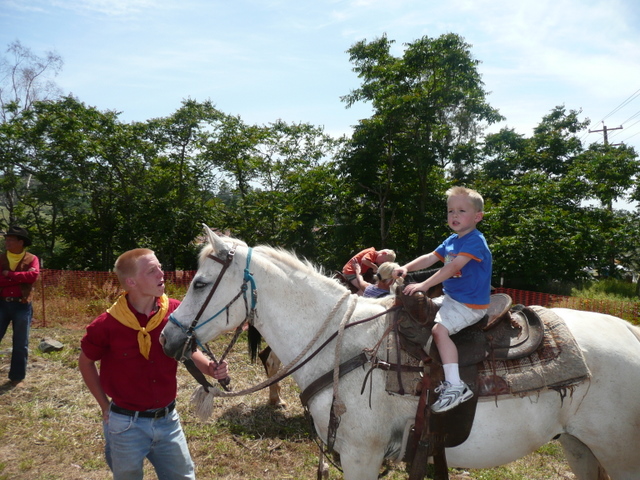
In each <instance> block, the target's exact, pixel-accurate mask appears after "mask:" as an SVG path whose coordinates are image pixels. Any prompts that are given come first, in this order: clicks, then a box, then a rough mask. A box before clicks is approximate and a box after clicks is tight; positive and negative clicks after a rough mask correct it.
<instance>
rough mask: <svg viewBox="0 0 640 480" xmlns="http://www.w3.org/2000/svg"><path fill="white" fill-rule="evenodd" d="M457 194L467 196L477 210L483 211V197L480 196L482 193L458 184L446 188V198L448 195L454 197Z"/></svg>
mask: <svg viewBox="0 0 640 480" xmlns="http://www.w3.org/2000/svg"><path fill="white" fill-rule="evenodd" d="M458 195H462V196H466V197H469V200H471V203H472V204H473V206H474V207H475V209H476V210H477V211H478V212H484V199H483V198H482V195H480V194H479V193H478V192H476V191H475V190H472V189H471V188H467V187H460V186H457V187H451V188H450V189H449V190H447V199H448V198H449V197H454V196H458Z"/></svg>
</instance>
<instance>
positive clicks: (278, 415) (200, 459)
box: [0, 295, 575, 480]
mask: <svg viewBox="0 0 640 480" xmlns="http://www.w3.org/2000/svg"><path fill="white" fill-rule="evenodd" d="M108 296H109V295H105V299H104V300H101V299H100V298H96V299H88V300H87V299H70V298H63V299H61V302H60V304H58V305H57V306H56V307H55V308H49V309H48V312H51V311H55V312H56V313H55V315H54V314H52V313H48V319H47V325H49V327H47V328H34V329H32V333H31V356H30V360H29V371H28V376H27V381H26V382H25V385H24V386H21V387H19V388H9V386H8V385H7V384H5V383H4V381H5V380H4V379H6V375H7V371H8V368H9V355H8V354H7V350H8V349H9V348H10V346H11V342H10V339H11V331H10V330H9V332H7V335H6V336H5V339H4V340H3V341H2V342H1V343H0V480H7V479H11V480H102V479H110V478H111V475H110V472H109V470H108V467H107V466H106V463H105V461H104V457H103V439H102V427H101V421H100V414H99V409H98V406H97V403H96V402H95V400H94V399H93V397H92V396H91V394H90V393H89V392H88V390H87V389H86V388H85V387H84V384H83V383H82V379H81V376H80V373H79V372H78V369H77V358H78V353H79V343H80V338H81V337H82V335H83V333H84V330H83V326H84V323H86V321H87V320H89V319H91V318H92V317H93V316H94V315H95V314H97V313H99V312H100V311H102V310H103V309H104V307H105V302H106V301H107V298H106V297H108ZM36 324H37V322H36ZM44 337H51V338H55V339H57V340H59V341H61V342H63V343H64V344H65V348H64V349H63V350H62V351H61V352H55V353H51V354H44V353H42V352H40V350H39V349H38V348H37V347H38V344H39V343H40V340H41V339H42V338H44ZM241 341H242V340H241ZM224 342H225V339H220V340H218V342H215V343H214V344H212V347H213V348H214V351H222V349H223V343H224ZM245 349H246V344H244V345H243V344H239V345H238V346H237V347H236V349H235V352H232V355H231V356H230V363H231V369H232V376H233V382H234V387H235V389H240V388H244V387H248V386H251V385H255V384H256V383H259V382H260V381H262V380H263V379H264V374H263V370H262V367H261V366H259V365H251V364H250V363H249V362H248V360H247V356H246V351H245ZM178 382H179V386H180V389H179V395H178V409H179V411H180V413H181V417H182V421H183V426H184V430H185V433H186V435H187V437H188V442H189V447H190V450H191V453H192V456H193V458H194V461H195V463H196V468H197V475H198V478H200V479H225V480H240V479H243V480H245V479H264V480H282V479H296V480H303V479H305V480H306V479H309V480H312V479H315V478H316V466H317V462H318V448H317V446H316V445H315V443H314V442H313V439H312V435H311V433H310V430H309V425H308V422H307V420H306V419H305V417H304V414H303V410H302V408H301V406H300V402H299V400H298V394H299V390H298V388H297V387H296V386H295V385H294V384H293V382H292V381H291V380H290V379H287V380H285V382H284V384H283V389H282V390H283V396H284V398H285V400H286V401H287V402H288V404H289V407H288V408H287V409H286V410H281V409H275V408H272V407H269V406H267V405H266V398H267V397H266V395H267V394H266V392H261V393H257V394H254V395H251V396H247V397H236V398H230V399H218V400H217V403H216V408H215V410H214V413H213V416H212V418H211V419H210V420H209V421H207V422H204V423H203V422H201V421H199V420H198V419H197V418H196V417H195V416H194V414H193V411H192V408H191V406H190V405H189V397H190V395H191V392H192V390H193V388H194V387H195V386H196V383H195V381H194V380H193V379H192V378H191V377H190V376H189V374H188V373H187V372H186V370H185V369H184V368H180V369H179V376H178ZM145 478H148V479H155V478H156V477H155V474H154V473H153V470H152V468H151V467H150V466H148V465H147V470H146V474H145ZM339 478H342V477H341V475H340V472H339V471H338V470H336V469H335V468H333V467H331V469H330V479H339ZM386 478H387V479H389V480H400V479H406V478H407V474H406V472H405V471H404V466H403V465H393V466H391V470H390V472H389V474H388V475H387V477H386ZM450 478H451V479H452V480H463V479H464V480H472V479H482V480H525V479H526V480H542V479H545V480H567V479H573V478H575V477H574V476H573V474H571V473H570V471H569V469H568V467H567V465H566V462H565V461H564V458H563V455H562V452H561V449H560V447H559V445H558V444H557V443H555V442H552V443H550V444H548V445H546V446H544V447H543V448H541V449H540V450H538V451H537V452H535V453H533V454H531V455H529V456H527V457H525V458H523V459H521V460H519V461H518V462H514V463H512V464H509V465H506V466H503V467H499V468H495V469H487V470H471V471H464V470H458V469H451V471H450Z"/></svg>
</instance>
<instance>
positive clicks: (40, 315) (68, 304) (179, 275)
mask: <svg viewBox="0 0 640 480" xmlns="http://www.w3.org/2000/svg"><path fill="white" fill-rule="evenodd" d="M195 273H196V272H195V270H194V271H175V272H165V274H164V278H165V282H166V284H167V288H168V289H169V290H171V289H172V287H176V288H183V289H184V290H185V291H186V289H187V287H188V286H189V284H190V283H191V280H192V279H193V276H194V275H195ZM121 291H122V289H121V287H120V282H118V277H117V276H116V274H115V273H113V272H94V271H78V270H74V271H72V270H51V269H42V270H40V276H39V277H38V281H37V282H36V284H35V285H34V290H33V324H34V326H39V327H46V326H47V321H48V320H49V321H51V320H55V322H56V323H60V322H62V323H65V321H69V322H77V321H78V317H79V318H80V319H82V320H81V321H86V322H87V323H88V321H89V320H91V319H92V318H93V317H95V316H97V315H99V314H100V313H101V312H102V311H104V309H105V308H107V307H108V306H109V305H111V304H112V303H113V301H115V299H116V298H117V297H118V295H120V293H121ZM70 310H71V311H70Z"/></svg>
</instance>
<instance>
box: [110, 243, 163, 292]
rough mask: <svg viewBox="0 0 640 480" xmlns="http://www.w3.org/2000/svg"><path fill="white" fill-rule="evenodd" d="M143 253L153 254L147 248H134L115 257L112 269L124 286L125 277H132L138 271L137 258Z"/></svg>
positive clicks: (142, 255)
mask: <svg viewBox="0 0 640 480" xmlns="http://www.w3.org/2000/svg"><path fill="white" fill-rule="evenodd" d="M145 255H155V253H154V251H153V250H149V249H148V248H134V249H133V250H129V251H127V252H124V253H123V254H122V255H120V256H119V257H118V258H117V260H116V263H115V265H114V266H113V271H114V272H115V274H116V275H117V276H118V280H119V281H120V284H122V285H123V286H124V285H125V281H126V280H127V278H131V277H134V276H135V275H136V274H137V273H138V260H139V259H140V257H144V256H145Z"/></svg>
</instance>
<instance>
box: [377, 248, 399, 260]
mask: <svg viewBox="0 0 640 480" xmlns="http://www.w3.org/2000/svg"><path fill="white" fill-rule="evenodd" d="M382 253H384V254H386V255H387V258H388V259H389V260H388V261H389V262H393V261H394V260H395V259H396V252H394V251H393V250H389V249H388V248H383V249H382V250H378V252H377V255H380V254H382Z"/></svg>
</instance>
